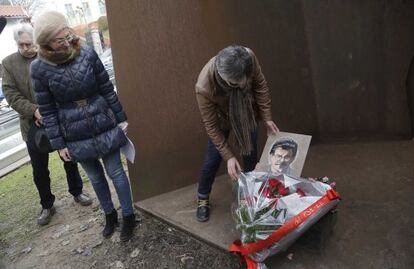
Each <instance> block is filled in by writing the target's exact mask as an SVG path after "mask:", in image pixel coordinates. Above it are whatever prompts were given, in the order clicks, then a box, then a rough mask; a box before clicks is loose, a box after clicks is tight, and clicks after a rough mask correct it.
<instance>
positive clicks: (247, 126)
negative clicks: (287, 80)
mask: <svg viewBox="0 0 414 269" xmlns="http://www.w3.org/2000/svg"><path fill="white" fill-rule="evenodd" d="M214 77H215V80H216V82H217V84H218V86H219V87H220V88H221V89H223V91H224V92H225V93H226V94H227V95H228V96H229V120H230V126H231V130H232V131H233V133H234V137H235V138H236V139H235V140H236V141H235V146H236V147H237V148H239V149H240V153H241V154H242V155H249V154H250V153H251V152H252V150H253V141H252V133H253V131H254V130H255V129H256V127H257V123H256V118H255V114H254V109H253V103H254V97H253V94H252V91H251V90H250V89H249V88H248V87H245V88H244V89H242V88H232V87H230V86H229V85H228V84H227V83H226V82H225V81H224V80H223V79H222V78H221V77H220V75H219V74H218V72H217V70H215V71H214Z"/></svg>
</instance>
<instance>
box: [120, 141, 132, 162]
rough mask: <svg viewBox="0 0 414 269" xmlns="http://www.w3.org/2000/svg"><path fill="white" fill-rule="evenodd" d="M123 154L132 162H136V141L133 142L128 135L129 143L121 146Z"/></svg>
mask: <svg viewBox="0 0 414 269" xmlns="http://www.w3.org/2000/svg"><path fill="white" fill-rule="evenodd" d="M121 152H122V154H124V155H125V158H127V160H128V161H130V162H131V163H134V160H135V146H134V143H132V141H131V139H129V138H128V137H127V143H126V144H125V145H124V146H122V147H121Z"/></svg>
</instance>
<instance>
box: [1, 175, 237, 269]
mask: <svg viewBox="0 0 414 269" xmlns="http://www.w3.org/2000/svg"><path fill="white" fill-rule="evenodd" d="M32 187H34V186H32ZM111 187H112V186H111ZM85 189H86V192H87V193H89V194H91V196H93V197H95V196H94V192H93V190H92V187H91V186H90V183H89V182H87V183H85ZM112 192H113V196H112V197H113V200H114V203H115V204H116V205H117V206H118V212H119V215H120V213H121V211H120V209H119V204H118V203H117V196H116V194H115V193H114V190H113V188H112ZM55 195H56V193H55ZM0 196H3V197H4V194H1V195H0ZM56 196H57V197H56V198H57V199H56V202H55V207H56V214H55V215H54V216H53V219H52V221H51V222H50V223H49V225H47V226H44V227H40V226H37V225H36V218H37V215H38V212H32V213H31V214H29V215H28V216H29V217H28V219H27V220H25V221H26V227H24V221H19V222H17V224H10V225H15V227H9V229H10V230H9V233H12V232H13V231H16V230H17V233H16V234H15V235H14V234H12V235H13V236H12V237H10V236H9V237H7V235H5V234H2V235H0V269H3V268H16V269H26V268H48V269H51V268H76V269H82V268H116V269H121V268H243V266H242V265H241V263H240V259H239V258H238V257H237V256H234V255H232V254H229V253H226V252H224V251H222V250H219V249H216V248H214V247H212V246H210V245H207V244H205V243H204V242H201V241H198V240H196V239H194V238H193V237H191V236H189V235H187V234H186V233H184V232H182V231H180V230H177V229H175V228H173V227H170V226H168V225H167V224H165V223H163V222H161V221H159V220H157V219H154V218H153V217H151V216H149V215H147V214H144V213H142V212H138V211H137V212H136V216H137V217H136V221H137V228H136V230H135V234H134V237H133V239H132V240H130V241H129V242H126V243H121V242H120V241H119V228H118V229H117V231H116V232H115V233H114V235H113V236H112V237H111V238H109V239H104V238H103V237H102V235H101V230H102V229H103V223H104V216H103V213H102V211H101V210H100V208H99V205H98V201H97V199H96V198H94V203H93V205H92V206H89V207H82V206H80V205H78V204H77V203H75V202H74V201H73V198H72V196H71V195H70V194H69V193H67V192H61V193H60V195H56ZM33 198H35V196H34V197H29V199H25V198H22V202H23V203H21V204H18V205H16V206H17V207H22V208H21V211H23V210H24V207H25V203H27V206H29V205H30V206H32V204H33V203H38V201H37V200H36V199H33ZM31 199H33V201H32V200H31ZM24 202H25V203H24ZM38 207H39V206H38V205H37V204H36V205H35V208H38ZM16 214H18V213H16ZM1 222H3V220H2V221H1ZM4 223H7V221H6V220H4V222H3V224H4ZM20 224H21V225H20ZM18 226H22V227H18ZM27 227H29V228H27ZM23 234H26V235H23ZM9 235H10V234H9ZM4 238H8V239H7V240H5V239H4ZM14 239H15V240H16V241H14Z"/></svg>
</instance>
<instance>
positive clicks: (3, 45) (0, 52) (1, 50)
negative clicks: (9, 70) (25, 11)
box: [0, 18, 20, 62]
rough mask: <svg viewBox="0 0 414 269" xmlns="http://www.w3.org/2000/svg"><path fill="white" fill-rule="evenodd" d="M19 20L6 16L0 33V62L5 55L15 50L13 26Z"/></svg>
mask: <svg viewBox="0 0 414 269" xmlns="http://www.w3.org/2000/svg"><path fill="white" fill-rule="evenodd" d="M19 21H20V19H10V18H7V25H6V27H5V28H4V29H3V32H1V34H0V62H1V61H3V59H4V58H5V57H6V56H8V55H10V54H12V53H13V52H16V51H17V45H16V42H15V41H14V37H13V28H14V26H16V24H18V23H19Z"/></svg>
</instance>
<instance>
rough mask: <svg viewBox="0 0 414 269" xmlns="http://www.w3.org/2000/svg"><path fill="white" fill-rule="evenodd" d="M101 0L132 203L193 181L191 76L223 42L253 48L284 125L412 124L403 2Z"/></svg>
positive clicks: (375, 129) (357, 128)
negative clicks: (123, 123) (132, 156)
mask: <svg viewBox="0 0 414 269" xmlns="http://www.w3.org/2000/svg"><path fill="white" fill-rule="evenodd" d="M106 2H107V11H108V21H109V28H110V33H111V42H112V47H113V55H114V64H115V73H116V77H117V83H118V89H119V94H120V99H121V101H122V103H123V105H124V107H125V109H126V111H127V113H128V116H129V122H130V126H129V134H130V136H131V138H132V139H133V141H134V142H135V144H136V149H137V160H136V163H135V164H134V165H129V170H130V171H129V172H130V177H131V182H132V188H133V193H134V200H135V201H138V200H142V199H145V198H147V197H150V196H153V195H156V194H159V193H163V192H166V191H169V190H173V189H177V188H179V187H182V186H185V185H188V184H191V183H195V182H196V181H197V177H198V172H199V169H200V166H201V163H202V160H203V157H204V154H205V150H206V142H207V136H206V135H205V131H204V128H203V126H202V124H201V119H200V116H199V112H198V108H197V104H196V100H195V94H194V84H195V82H196V79H197V76H198V73H199V71H200V70H201V68H202V67H203V65H204V64H205V63H206V62H207V61H208V60H209V59H210V58H211V57H212V56H214V55H215V54H216V53H217V52H218V51H219V50H220V49H222V48H223V47H225V46H227V45H230V44H241V45H245V46H248V47H250V48H252V49H253V50H254V51H255V52H256V54H257V56H258V58H259V60H260V62H261V65H262V69H263V71H264V74H265V76H266V78H267V80H268V84H269V86H270V89H271V94H272V103H273V105H272V113H273V117H274V120H275V122H276V124H277V125H278V126H279V127H280V128H281V129H282V130H283V131H290V132H300V133H306V134H311V135H313V136H314V138H315V137H316V138H319V137H321V138H326V137H329V136H331V135H334V136H335V135H336V136H338V135H340V136H343V137H353V136H355V135H359V134H364V133H368V134H370V135H373V134H384V135H388V136H394V135H408V134H409V132H410V122H409V112H408V106H407V97H406V96H407V94H405V95H404V93H405V86H404V85H405V84H404V83H405V80H406V75H407V71H406V69H408V65H409V62H410V57H409V56H408V55H407V54H409V53H411V55H412V51H413V44H414V35H412V31H410V29H413V28H410V27H411V25H413V23H414V16H411V17H410V15H411V14H412V11H413V7H412V5H411V4H410V3H409V1H385V0H383V1H356V0H355V1H345V2H344V1H299V0H291V1H283V0H265V1H249V0H208V1H203V0H181V1H163V0H135V1H133V0H128V1H126V0H125V1H116V0H107V1H106ZM404 70H405V73H404ZM403 73H404V74H403ZM403 78H404V83H402V79H403ZM263 136H264V135H263V134H262V139H263Z"/></svg>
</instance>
